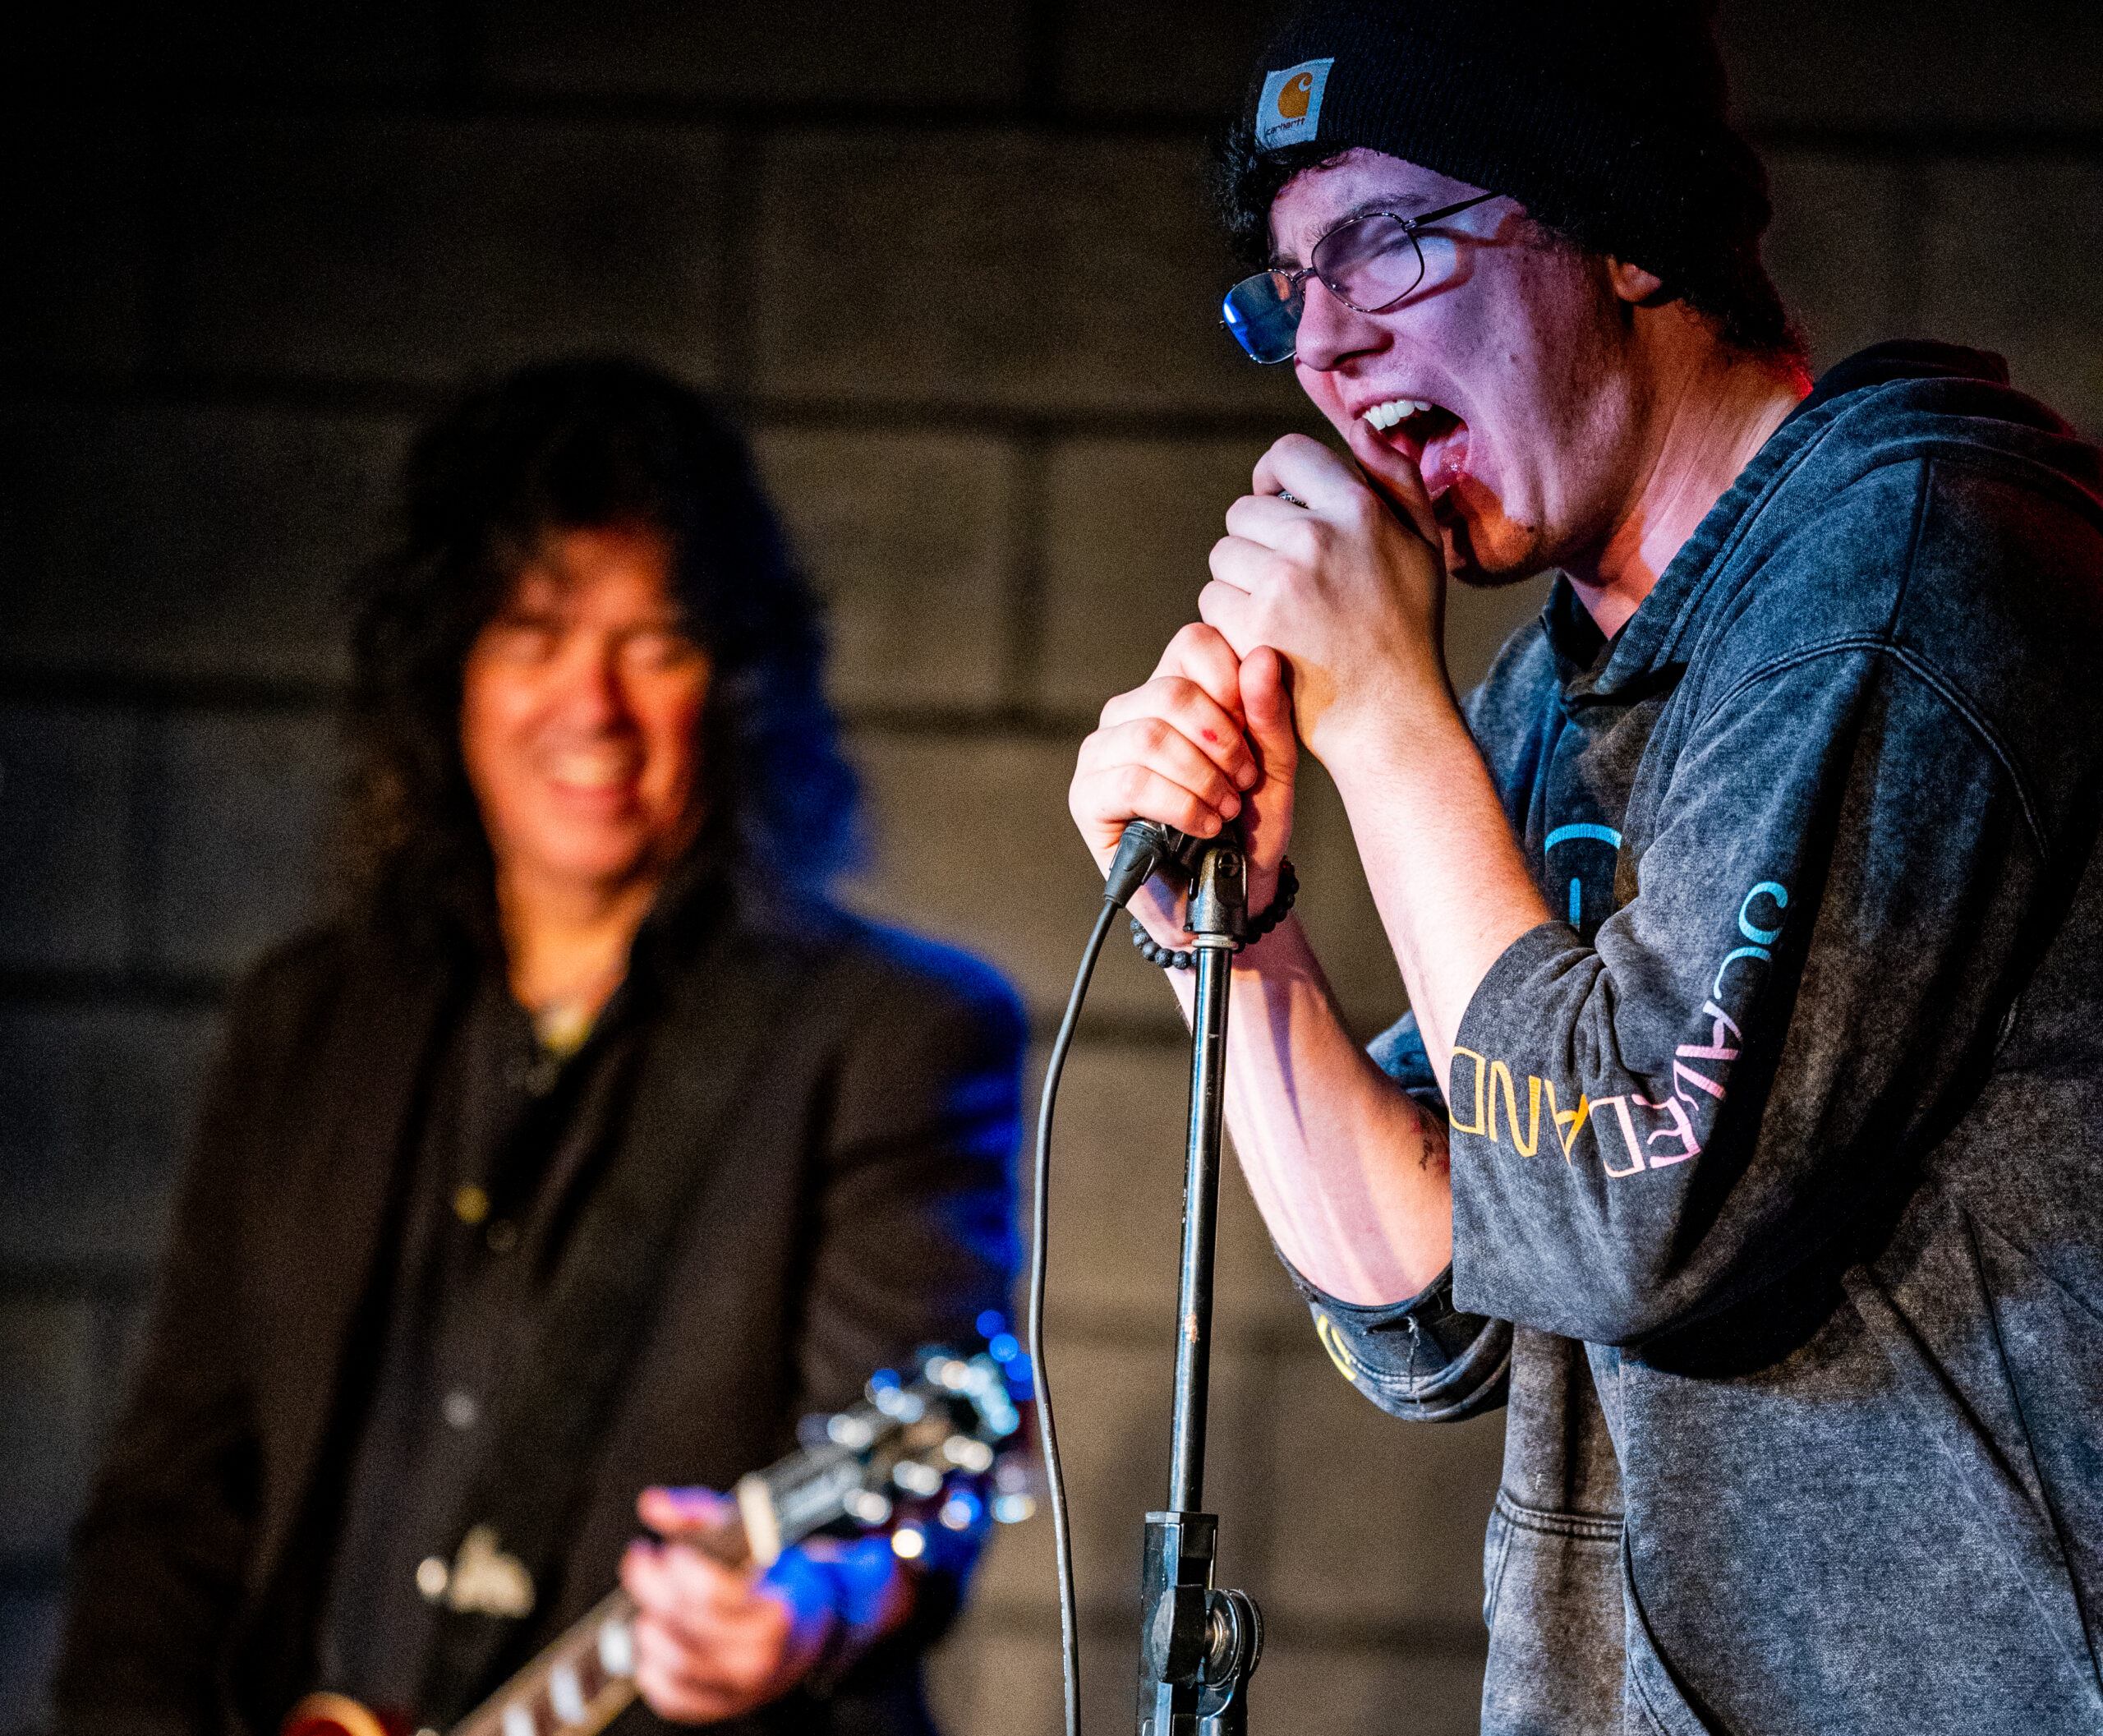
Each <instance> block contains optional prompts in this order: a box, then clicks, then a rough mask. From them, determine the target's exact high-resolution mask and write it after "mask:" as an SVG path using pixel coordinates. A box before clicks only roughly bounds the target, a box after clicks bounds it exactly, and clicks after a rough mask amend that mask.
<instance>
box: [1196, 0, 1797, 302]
mask: <svg viewBox="0 0 2103 1736" xmlns="http://www.w3.org/2000/svg"><path fill="white" fill-rule="evenodd" d="M1709 13H1710V7H1709V6H1708V5H1706V4H1703V3H1700V0H1561V3H1558V4H1542V3H1540V0H1312V3H1310V4H1309V5H1306V6H1305V7H1302V8H1301V9H1300V12H1298V13H1297V14H1296V15H1295V16H1294V17H1293V18H1292V20H1291V22H1290V23H1288V24H1287V25H1286V27H1285V28H1284V30H1282V32H1280V34H1279V35H1278V36H1277V39H1276V40H1275V41H1274V42H1273V43H1272V46H1271V48H1270V51H1269V53H1267V54H1266V55H1265V56H1264V58H1263V62H1262V63H1261V65H1259V67H1258V68H1257V71H1256V73H1255V76H1254V78H1252V79H1251V81H1250V82H1249V94H1248V96H1247V99H1245V103H1244V104H1243V108H1242V121H1241V124H1240V128H1239V129H1237V130H1238V131H1239V132H1240V137H1239V138H1238V139H1236V140H1231V141H1230V144H1229V155H1230V157H1232V158H1238V159H1240V161H1241V162H1242V163H1246V164H1249V165H1251V166H1254V165H1256V164H1259V163H1261V161H1262V159H1263V158H1265V157H1267V156H1269V155H1271V154H1273V153H1276V152H1278V151H1282V150H1291V148H1292V147H1294V146H1297V145H1319V146H1326V147H1327V148H1328V152H1329V153H1335V152H1337V151H1342V150H1348V149H1349V148H1351V146H1353V145H1364V146H1366V147H1368V148H1369V149H1371V150H1378V151H1383V152H1385V153H1386V154H1387V155H1389V156H1393V157H1401V158H1404V159H1407V160H1408V161H1410V162H1411V163H1417V164H1419V165H1420V166H1421V167H1423V168H1429V169H1433V170H1436V171H1437V172H1438V173H1440V174H1443V175H1447V176H1450V177H1452V178H1453V179H1454V180H1456V181H1462V182H1467V183H1468V184H1470V186H1479V187H1482V188H1484V189H1485V190H1486V191H1490V192H1496V193H1502V194H1505V195H1507V196H1509V197H1511V198H1513V199H1516V200H1518V201H1519V202H1520V203H1521V205H1524V206H1525V208H1526V210H1527V212H1528V214H1530V215H1531V216H1533V217H1535V218H1536V219H1539V221H1541V222H1542V223H1546V224H1548V225H1549V226H1550V227H1551V228H1556V229H1559V230H1561V231H1562V232H1563V233H1566V234H1567V235H1569V236H1570V237H1572V238H1573V239H1574V240H1576V242H1578V243H1579V244H1580V245H1581V246H1585V247H1586V248H1589V249H1590V250H1592V251H1596V252H1600V253H1608V254H1612V255H1613V256H1615V257H1617V258H1619V259H1624V260H1628V261H1630V262H1631V263H1632V264H1635V265H1641V266H1642V267H1643V268H1644V269H1646V270H1649V271H1654V272H1655V273H1657V274H1658V275H1659V277H1661V278H1663V279H1664V280H1665V283H1666V285H1667V288H1668V292H1672V293H1673V294H1677V295H1680V296H1683V297H1686V298H1687V300H1688V301H1690V302H1693V303H1694V304H1696V306H1705V305H1710V304H1713V303H1714V302H1717V301H1718V300H1719V295H1720V296H1722V297H1726V298H1727V297H1728V288H1726V287H1725V286H1728V285H1732V284H1737V283H1742V282H1743V281H1744V279H1745V276H1746V272H1747V270H1748V269H1750V270H1751V273H1752V274H1753V275H1754V276H1755V277H1756V278H1757V279H1760V281H1762V282H1763V283H1764V274H1762V273H1760V268H1759V265H1758V259H1759V246H1760V232H1761V231H1762V230H1764V229H1765V228H1766V227H1767V219H1768V215H1769V210H1768V204H1767V177H1766V175H1765V172H1764V171H1763V170H1762V169H1761V168H1760V161H1759V159H1757V158H1756V157H1755V156H1754V155H1753V154H1752V152H1751V150H1750V149H1749V148H1748V147H1747V145H1746V143H1745V141H1744V140H1742V139H1741V138H1740V137H1739V136H1737V134H1736V133H1735V132H1733V131H1732V130H1731V128H1730V126H1729V124H1728V122H1727V121H1726V120H1725V118H1724V82H1723V62H1722V60H1721V59H1720V58H1719V56H1718V54H1717V52H1716V45H1715V43H1714V39H1713V38H1712V37H1711V35H1710V30H1709ZM1294 155H1295V157H1297V158H1299V159H1301V160H1303V161H1304V160H1305V157H1306V155H1307V154H1306V153H1305V152H1295V153H1294ZM1277 185H1282V181H1279V182H1273V183H1272V191H1275V187H1276V186H1277ZM1266 203H1268V201H1266ZM1252 215H1253V214H1252ZM1265 217H1266V220H1267V219H1268V212H1266V214H1265ZM1239 238H1240V240H1242V241H1243V242H1253V241H1254V240H1255V239H1256V237H1254V235H1253V234H1245V235H1243V236H1241V237H1239ZM1768 293H1769V295H1771V294H1772V291H1771V290H1769V292H1768ZM1777 314H1778V316H1779V304H1778V306H1777Z"/></svg>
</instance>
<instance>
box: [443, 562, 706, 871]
mask: <svg viewBox="0 0 2103 1736" xmlns="http://www.w3.org/2000/svg"><path fill="white" fill-rule="evenodd" d="M670 573H671V559H670V547H669V545H668V544H667V542H666V541H665V538H664V537H663V536H660V535H658V534H657V533H656V532H648V531H639V530H632V529H621V528H607V529H599V530H574V531H563V532H556V533H555V534H553V535H551V536H550V537H549V538H548V539H547V541H546V543H545V546H543V548H542V550H541V554H540V555H539V557H538V558H537V559H535V560H534V561H533V562H532V564H529V565H528V566H527V568H526V569H525V570H524V571H523V572H522V573H520V574H519V576H518V580H517V582H516V583H514V584H513V587H512V590H511V594H510V596H508V597H507V598H506V599H505V601H504V606H503V607H501V608H500V609H499V610H498V611H497V613H496V614H495V616H494V617H492V619H490V621H489V623H488V624H486V625H485V627H484V628H483V629H482V630H481V633H479V634H477V635H476V639H475V642H474V644H473V646H472V647H471V648H470V649H469V651H468V653H467V664H466V667H465V669H464V670H463V671H462V691H461V702H460V744H461V749H462V754H463V756H464V757H465V760H466V763H467V779H468V782H469V783H470V785H472V787H473V789H474V792H475V796H476V801H477V802H478V803H479V804H480V805H481V814H482V823H483V827H484V828H485V830H486V831H487V832H488V835H489V840H490V850H491V851H492V852H493V853H494V854H495V859H496V864H497V874H498V879H499V885H500V886H508V887H524V886H531V888H532V890H533V891H536V892H537V893H540V894H541V895H544V896H545V895H549V894H552V895H555V896H570V897H574V898H578V899H581V900H592V899H603V898H605V897H606V896H610V895H612V894H614V893H616V892H618V891H622V890H624V889H625V888H628V887H632V886H635V885H636V884H637V883H638V882H654V881H655V880H656V878H657V877H660V876H661V875H662V874H663V873H664V872H665V869H666V868H669V867H670V865H671V863H673V861H674V859H676V858H677V857H678V855H679V852H680V851H681V850H683V849H684V848H685V846H686V844H687V843H688V840H690V839H691V838H692V836H693V830H694V827H695V826H696V824H697V821H698V817H699V815H698V808H699V803H698V799H697V790H698V787H699V783H700V767H701V751H700V746H699V739H700V737H699V725H700V721H701V716H702V706H703V704H704V702H706V698H707V696H708V679H709V662H708V657H707V655H706V652H703V651H702V649H701V647H699V646H697V644H696V643H695V642H693V640H692V639H691V638H688V636H687V634H686V633H685V632H684V631H683V628H682V626H681V623H680V619H679V607H678V605H677V603H676V602H675V601H674V598H673V596H672V594H671V589H670Z"/></svg>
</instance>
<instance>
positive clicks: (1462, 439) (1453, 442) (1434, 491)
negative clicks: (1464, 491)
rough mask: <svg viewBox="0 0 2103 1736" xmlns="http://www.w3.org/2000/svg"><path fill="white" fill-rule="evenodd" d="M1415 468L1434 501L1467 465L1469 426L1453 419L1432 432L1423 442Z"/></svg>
mask: <svg viewBox="0 0 2103 1736" xmlns="http://www.w3.org/2000/svg"><path fill="white" fill-rule="evenodd" d="M1417 468H1418V469H1419V470H1420V471H1421V472H1423V474H1424V492H1425V493H1426V494H1428V495H1430V496H1431V498H1432V499H1433V500H1437V499H1438V497H1439V496H1440V495H1443V494H1444V493H1445V492H1446V490H1447V489H1449V488H1451V487H1452V486H1453V485H1454V484H1455V483H1456V482H1457V481H1460V480H1461V477H1463V476H1465V475H1466V473H1467V468H1468V425H1467V424H1466V422H1463V421H1456V422H1453V423H1452V424H1451V425H1450V426H1447V427H1445V428H1443V429H1441V430H1440V431H1438V433H1436V434H1434V435H1432V437H1431V438H1430V439H1429V440H1426V441H1425V442H1424V450H1423V452H1422V453H1421V454H1420V455H1419V457H1418V458H1417Z"/></svg>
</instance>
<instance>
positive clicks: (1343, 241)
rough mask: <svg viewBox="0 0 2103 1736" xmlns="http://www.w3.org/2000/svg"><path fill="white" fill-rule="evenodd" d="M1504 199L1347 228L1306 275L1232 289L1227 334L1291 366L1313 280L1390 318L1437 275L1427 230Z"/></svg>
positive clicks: (1358, 308)
mask: <svg viewBox="0 0 2103 1736" xmlns="http://www.w3.org/2000/svg"><path fill="white" fill-rule="evenodd" d="M1496 196H1497V195H1496V194H1494V193H1478V194H1476V195H1475V197H1474V198H1472V199H1463V200H1461V202H1460V203H1459V204H1458V205H1441V206H1440V207H1439V208H1438V210H1435V211H1426V212H1425V213H1424V214H1423V215H1422V216H1421V217H1401V216H1398V215H1397V214H1395V213H1394V212H1392V211H1374V212H1370V213H1369V214H1367V215H1365V216H1364V217H1354V218H1352V219H1351V221H1350V222H1348V223H1338V224H1337V226H1336V228H1333V229H1332V230H1330V231H1329V233H1328V234H1327V235H1325V236H1323V237H1322V238H1321V240H1319V241H1318V242H1315V243H1314V249H1313V251H1311V252H1309V255H1308V256H1307V263H1306V264H1305V265H1302V266H1301V267H1300V269H1299V270H1297V271H1259V272H1258V273H1257V274H1255V276H1254V277H1245V278H1244V279H1242V280H1241V281H1240V283H1236V285H1235V286H1234V288H1231V289H1230V290H1228V291H1227V292H1226V300H1225V301H1224V302H1222V303H1221V304H1220V312H1221V314H1222V316H1223V317H1224V318H1225V320H1226V329H1228V330H1229V331H1230V332H1231V333H1232V334H1234V341H1235V342H1236V343H1239V344H1240V346H1241V348H1243V349H1245V351H1247V352H1248V353H1249V358H1250V360H1252V361H1291V359H1292V352H1293V348H1294V345H1295V343H1296V341H1297V339H1298V337H1299V333H1300V315H1301V314H1302V313H1303V312H1304V311H1305V310H1306V306H1307V279H1309V277H1318V278H1319V279H1321V280H1322V281H1323V283H1324V284H1325V285H1327V286H1328V291H1329V293H1330V294H1331V295H1332V296H1334V297H1336V298H1337V300H1338V301H1339V302H1342V303H1343V304H1344V306H1346V307H1348V308H1350V309H1351V311H1353V312H1354V313H1362V314H1377V313H1385V312H1386V311H1387V310H1388V309H1389V308H1391V307H1392V306H1394V305H1395V304H1396V303H1397V302H1399V301H1401V299H1402V297H1405V296H1406V295H1409V294H1410V293H1411V292H1414V291H1415V289H1416V288H1418V286H1419V285H1420V284H1421V283H1423V282H1424V279H1425V278H1426V277H1427V276H1431V275H1433V273H1432V271H1431V269H1430V266H1429V263H1428V262H1427V260H1426V259H1425V257H1424V243H1423V242H1421V241H1420V240H1419V239H1418V235H1419V232H1420V231H1421V230H1423V229H1424V228H1429V226H1430V225H1431V224H1433V223H1439V222H1443V220H1444V219H1447V218H1448V217H1451V216H1453V215H1454V214H1456V213H1458V212H1461V211H1465V210H1467V209H1468V208H1469V207H1470V205H1480V204H1481V203H1482V202H1483V201H1484V200H1486V199H1494V198H1495V197H1496ZM1434 251H1437V250H1434ZM1439 264H1440V268H1441V269H1439V271H1438V273H1437V274H1436V275H1437V277H1438V280H1439V281H1443V279H1444V276H1445V274H1446V273H1447V271H1450V270H1451V269H1452V260H1451V257H1450V255H1448V256H1443V257H1442V258H1441V260H1440V261H1439Z"/></svg>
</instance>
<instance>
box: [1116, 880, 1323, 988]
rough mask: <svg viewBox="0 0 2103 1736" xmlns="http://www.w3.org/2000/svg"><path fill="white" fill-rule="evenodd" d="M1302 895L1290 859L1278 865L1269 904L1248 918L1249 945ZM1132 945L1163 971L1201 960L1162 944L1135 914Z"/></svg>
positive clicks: (1191, 954) (1276, 922)
mask: <svg viewBox="0 0 2103 1736" xmlns="http://www.w3.org/2000/svg"><path fill="white" fill-rule="evenodd" d="M1299 896H1300V876H1299V875H1297V874H1295V873H1293V871H1292V862H1291V859H1290V858H1288V859H1286V860H1285V861H1283V862H1281V863H1279V864H1278V888H1277V891H1275V892H1273V893H1272V895H1271V901H1270V903H1269V904H1268V905H1266V906H1265V907H1264V908H1263V911H1262V912H1261V913H1260V914H1258V915H1255V916H1252V917H1250V918H1249V939H1248V942H1246V944H1248V945H1251V946H1253V945H1254V943H1255V942H1258V941H1259V940H1261V939H1263V937H1264V936H1265V935H1267V934H1268V933H1269V932H1271V930H1272V929H1273V928H1277V925H1278V924H1279V923H1282V922H1283V921H1284V920H1285V919H1286V914H1287V913H1288V912H1289V911H1290V910H1291V909H1292V901H1293V900H1294V899H1295V898H1297V897H1299ZM1132 945H1133V946H1134V948H1135V949H1136V950H1137V951H1138V952H1139V956H1140V957H1141V958H1143V959H1144V960H1146V961H1147V963H1148V964H1149V965H1160V966H1161V968H1162V969H1163V970H1167V969H1169V968H1170V967H1171V965H1172V966H1173V967H1174V968H1175V969H1178V970H1188V969H1190V967H1191V966H1192V965H1194V964H1196V963H1197V961H1198V955H1197V953H1196V952H1195V951H1191V950H1190V949H1187V948H1186V949H1185V950H1183V951H1176V950H1173V949H1171V948H1170V947H1167V946H1162V945H1161V944H1160V942H1157V941H1156V940H1155V939H1154V937H1153V936H1152V935H1151V934H1149V933H1148V932H1147V927H1146V924H1145V923H1143V922H1141V921H1140V920H1139V918H1138V917H1136V916H1135V917H1134V918H1133V919H1132Z"/></svg>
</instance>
